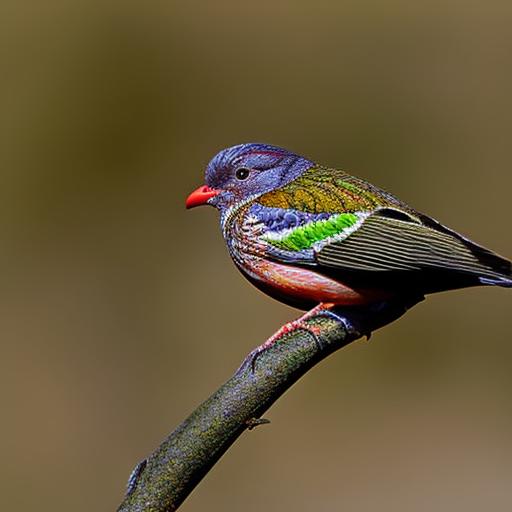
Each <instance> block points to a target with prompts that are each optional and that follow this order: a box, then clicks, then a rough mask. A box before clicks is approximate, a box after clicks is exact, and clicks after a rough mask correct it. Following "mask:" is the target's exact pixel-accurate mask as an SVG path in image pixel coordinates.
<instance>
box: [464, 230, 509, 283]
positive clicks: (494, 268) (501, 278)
mask: <svg viewBox="0 0 512 512" xmlns="http://www.w3.org/2000/svg"><path fill="white" fill-rule="evenodd" d="M464 241H465V243H466V246H467V247H469V249H470V250H471V252H472V253H473V255H474V256H475V257H476V258H477V260H478V262H479V263H480V265H481V268H480V272H479V274H480V275H479V276H478V281H479V282H480V284H482V285H487V286H503V287H505V288H512V263H511V262H510V261H509V260H508V259H507V258H504V257H503V256H500V255H499V254H496V253H495V252H493V251H490V250H489V249H486V248H485V247H482V246H481V245H478V244H475V243H474V242H471V241H470V240H468V239H464Z"/></svg>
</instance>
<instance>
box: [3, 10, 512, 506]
mask: <svg viewBox="0 0 512 512" xmlns="http://www.w3.org/2000/svg"><path fill="white" fill-rule="evenodd" d="M0 20H1V21H0V24H1V29H0V59H1V67H2V69H1V70H0V71H1V75H0V76H1V82H0V83H1V85H0V180H1V181H0V229H1V234H0V236H1V238H0V240H1V242H0V249H1V251H0V265H1V266H0V268H1V274H2V278H1V287H0V316H1V318H0V333H1V334H0V336H1V347H2V352H1V353H2V356H1V360H0V400H1V404H2V405H1V410H2V416H1V422H0V434H1V442H2V462H1V465H0V488H1V495H2V500H1V501H2V509H3V510H39V511H43V512H44V511H55V510H73V511H74V512H82V511H83V512H85V511H91V510H98V511H99V510H114V509H115V508H116V506H117V505H118V504H119V502H120V500H121V498H122V494H123V491H124V486H125V482H126V479H127V477H128V474H129V473H130V471H131V469H132V467H133V466H134V465H135V463H136V462H137V461H138V460H140V459H141V458H143V457H144V456H145V455H147V454H148V453H150V452H151V450H152V449H153V448H154V447H155V446H156V445H157V444H158V443H159V441H160V440H161V439H162V438H163V437H164V436H165V435H166V434H167V433H168V432H169V431H170V430H171V429H172V428H174V427H175V426H176V425H177V424H178V423H179V422H180V421H181V420H182V419H184V417H185V416H186V415H187V414H188V413H189V412H190V411H191V410H192V409H193V408H194V407H195V406H196V405H197V404H198V403H199V402H200V401H202V400H203V399H204V398H206V397H207V396H208V395H209V394H210V393H211V392H212V391H213V390H214V389H215V388H216V387H217V386H219V385H220V384H221V383H222V382H223V381H224V380H225V379H226V378H227V377H228V376H229V375H230V374H231V372H232V371H233V370H234V369H235V368H236V367H237V365H238V364H239V363H240V361H241V360H242V358H243V357H244V355H245V354H246V353H247V352H248V351H249V350H250V349H251V348H253V347H254V346H255V345H257V344H258V343H260V342H262V341H263V340H264V339H265V338H266V337H267V336H269V335H270V334H271V333H272V332H274V331H275V330H276V329H277V328H278V327H279V326H280V325H281V324H283V323H284V322H286V321H288V320H290V319H292V318H294V317H296V316H297V315H298V311H296V310H293V309H290V308H287V307H286V306H283V305H280V304H279V303H277V302H274V301H273V300H271V299H270V298H268V297H265V296H263V295H262V294H261V293H260V292H258V291H257V290H256V289H254V288H253V287H252V286H250V285H249V284H248V283H247V282H245V280H244V279H243V278H242V277H241V276H240V275H239V274H238V273H237V271H236V269H235V268H234V266H233V264H232V263H231V261H230V260H229V257H228V255H227V253H226V250H225V247H224V243H223V241H222V239H221V236H220V233H219V229H218V219H217V214H216V212H215V211H214V210H212V209H208V208H204V209H197V210H192V211H188V212H187V211H185V209H184V200H185V197H186V195H187V194H188V193H189V192H190V191H191V190H192V189H193V188H195V187H197V186H198V185H200V184H201V183H202V179H203V172H204V168H205V165H206V164H207V162H208V160H209V159H210V158H211V157H212V156H213V155H214V154H215V153H216V152H217V151H218V150H220V149H222V148H223V147H226V146H229V145H232V144H236V143H240V142H248V141H261V142H269V143H274V144H278V145H281V146H285V147H287V148H289V149H291V150H294V151H296V152H298V153H302V154H304V155H306V156H308V157H309V158H311V159H313V160H316V161H318V162H321V163H324V164H328V165H332V166H339V167H342V168H344V169H347V170H351V171H352V172H354V173H355V174H358V175H360V176H363V177H365V178H367V179H369V180H370V181H372V182H374V183H376V184H378V185H380V186H382V187H384V188H386V189H388V190H390V191H392V192H394V193H395V194H396V195H398V196H399V197H401V198H402V199H404V200H405V201H407V202H409V203H410V204H411V205H413V206H415V207H416V208H418V209H420V210H422V211H424V212H425V213H428V214H430V215H432V216H434V217H436V218H437V219H439V220H441V221H442V222H444V223H446V224H448V225H449V226H451V227H453V228H455V229H457V230H459V231H461V232H462V233H465V234H467V235H469V236H471V238H473V239H474V240H476V241H478V242H480V243H483V244H486V245H488V246H489V247H491V248H493V249H495V250H496V251H498V252H500V253H502V254H505V255H508V256H509V257H510V256H512V241H511V236H510V201H511V193H510V192H511V185H512V174H511V166H512V158H511V152H510V148H511V126H512V99H511V97H512V95H511V91H512V66H511V55H512V32H511V30H510V27H511V24H512V4H511V3H510V2H505V1H503V2H500V1H495V0H488V1H485V2H484V1H480V2H474V1H464V2H463V1H455V0H450V1H444V2H436V1H434V2H410V1H388V2H368V1H352V2H328V1H315V2H305V1H291V0H289V1H286V2H279V1H273V2H267V1H260V2H236V1H217V2H206V1H204V2H193V1H190V2H174V1H167V2H164V1H161V2H156V1H139V2H116V1H114V0H103V1H86V0H83V1H74V2H71V1H70V2H55V1H53V0H48V1H39V2H20V1H16V2H15V1H11V0H8V1H5V0H4V1H3V2H2V5H1V7H0ZM511 305H512V292H511V290H504V289H497V288H496V289H490V288H487V289H486V288H480V289H476V288H475V289H469V290H464V291H458V292H451V293H445V294H440V295H437V296H433V297H430V298H428V300H427V301H426V302H424V303H423V304H420V305H418V306H417V307H416V308H415V309H414V310H412V311H411V312H409V313H408V314H407V315H406V316H405V317H404V318H402V319H401V320H399V321H398V322H396V323H394V324H393V325H391V326H388V327H386V328H385V329H383V330H382V331H380V332H378V333H376V334H374V336H373V338H372V340H371V341H370V342H369V343H367V342H359V343H357V344H355V345H352V346H350V347H348V348H346V349H345V350H343V351H341V352H338V353H337V354H335V355H334V356H332V357H330V358H329V359H328V360H327V361H325V362H323V363H322V364H320V365H319V366H318V367H317V368H315V369H314V370H312V371H311V372H310V373H309V374H308V375H307V376H306V377H305V378H304V379H303V380H302V381H300V382H299V383H298V384H297V385H296V386H295V387H294V388H292V390H291V391H289V392H288V393H287V394H286V396H285V397H283V398H282V399H281V400H280V401H279V402H278V403H277V404H276V405H275V406H274V407H273V408H272V410H271V411H270V412H269V413H268V415H267V417H268V418H269V419H270V420H271V421H272V423H271V425H269V426H264V427H261V428H258V429H256V430H255V431H252V432H249V433H246V434H244V435H243V437H242V438H241V439H240V441H239V442H238V443H237V444H236V445H235V446H234V447H233V448H232V449H231V450H230V451H229V452H228V453H227V454H226V455H225V456H224V457H223V459H222V460H221V461H220V462H219V464H218V465H217V466H216V467H215V468H214V469H213V470H212V472H211V473H210V474H209V475H208V476H207V477H206V479H205V480H204V481H203V482H202V483H201V484H200V485H199V487H198V488H197V489H196V490H195V492H194V493H193V495H192V496H191V497H190V498H189V499H188V501H187V502H186V503H185V504H184V505H183V508H182V510H183V511H187V512H195V511H203V510H209V511H216V510H219V511H226V510H241V509H244V510H245V511H247V512H251V511H261V510H262V509H264V510H268V511H274V510H297V511H311V510H315V511H320V512H322V511H332V510H343V511H354V512H363V511H374V510H378V511H379V512H385V511H393V512H399V511H411V510H414V511H420V512H421V511H432V510H442V511H444V510H446V511H450V512H452V511H464V512H468V511H475V512H476V511H478V512H480V511H481V510H493V511H499V510H509V509H510V508H511V507H512V487H511V478H512V438H511V431H512V430H511V427H512V410H511V394H512V372H511V365H512V363H511V356H512V343H511V341H512V339H511V332H512V328H511Z"/></svg>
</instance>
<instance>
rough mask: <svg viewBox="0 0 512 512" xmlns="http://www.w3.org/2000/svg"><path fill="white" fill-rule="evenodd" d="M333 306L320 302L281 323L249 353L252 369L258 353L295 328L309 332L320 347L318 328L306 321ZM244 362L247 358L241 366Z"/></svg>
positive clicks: (295, 329)
mask: <svg viewBox="0 0 512 512" xmlns="http://www.w3.org/2000/svg"><path fill="white" fill-rule="evenodd" d="M333 306H334V304H331V303H323V302H321V303H320V304H318V306H315V307H314V308H313V309H311V310H310V311H308V312H307V313H306V314H304V315H302V316H301V317H300V318H297V319H296V320H293V321H292V322H288V323H287V324H285V325H283V327H281V329H279V330H278V331H277V332H276V333H275V334H273V335H272V336H271V337H270V338H269V339H268V340H267V341H265V343H262V344H261V345H260V346H259V347H256V348H255V349H254V350H253V351H252V352H251V353H250V354H249V356H248V360H250V363H251V369H252V371H254V368H255V365H256V359H258V357H259V356H260V354H262V353H263V352H265V350H268V349H269V348H270V347H271V346H272V345H274V344H275V343H276V342H278V341H279V340H280V339H281V338H282V337H283V336H285V335H286V334H289V333H291V332H294V331H297V330H303V331H307V332H309V333H311V334H312V335H313V336H314V337H315V341H316V343H317V345H319V348H322V347H321V346H320V343H319V341H318V334H319V330H318V329H317V328H316V327H314V326H311V325H307V324H306V321H307V320H309V319H311V318H313V317H315V316H317V315H319V314H320V313H322V312H328V311H329V309H330V308H332V307H333ZM246 364H247V360H246V361H244V363H243V364H242V367H241V368H243V367H245V366H246ZM241 368H240V369H241Z"/></svg>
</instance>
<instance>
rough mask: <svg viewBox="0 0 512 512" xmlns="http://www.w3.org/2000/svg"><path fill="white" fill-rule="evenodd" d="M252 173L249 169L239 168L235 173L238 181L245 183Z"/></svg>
mask: <svg viewBox="0 0 512 512" xmlns="http://www.w3.org/2000/svg"><path fill="white" fill-rule="evenodd" d="M250 173H251V171H250V170H249V169H247V167H239V168H238V169H237V170H236V171H235V176H236V179H237V180H240V181H243V180H246V179H247V178H248V177H249V174H250Z"/></svg>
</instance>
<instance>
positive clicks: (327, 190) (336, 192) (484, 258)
mask: <svg viewBox="0 0 512 512" xmlns="http://www.w3.org/2000/svg"><path fill="white" fill-rule="evenodd" d="M312 171H313V172H308V173H306V174H305V175H303V176H302V177H301V178H299V179H298V180H296V181H295V182H292V183H290V184H289V185H287V186H286V187H283V188H281V189H278V190H275V191H273V192H271V193H269V194H266V195H265V196H262V197H261V198H260V199H259V201H258V202H259V204H260V205H261V206H264V207H265V208H270V209H278V210H281V211H286V212H289V213H293V214H294V215H295V214H296V215H299V214H300V215H303V216H304V214H306V215H311V216H320V217H313V218H311V219H309V220H306V222H302V223H301V225H298V226H293V227H286V226H284V227H283V226H277V229H276V228H274V229H272V230H269V231H267V232H265V233H264V234H263V235H262V239H263V240H264V242H265V243H266V244H268V247H269V251H268V256H269V257H271V258H273V259H275V260H278V261H282V262H286V263H289V264H302V265H308V266H314V267H316V268H317V269H318V270H319V271H320V272H325V273H328V274H331V275H335V276H336V275H339V276H340V277H343V278H344V277H346V276H350V275H354V276H355V278H356V280H358V279H361V278H363V279H364V280H367V281H372V280H374V279H375V278H377V280H379V279H382V278H384V281H385V280H386V279H388V280H389V281H390V283H398V282H401V283H402V284H403V285H404V286H407V284H408V283H407V281H408V280H410V282H411V283H413V282H415V281H417V283H416V286H420V287H421V288H423V289H425V290H432V291H437V290H440V289H448V288H451V287H460V286H470V285H472V284H501V285H503V286H511V285H512V280H511V264H510V262H509V261H508V260H506V259H504V258H502V257H500V256H498V255H496V254H494V253H493V252H491V251H489V250H487V249H485V248H483V247H481V246H479V245H477V244H475V243H473V242H471V241H470V240H468V239H466V238H464V237H463V236H461V235H459V234H458V233H456V232H454V231H452V230H450V229H448V228H446V227H444V226H443V225H441V224H439V223H438V222H437V221H435V220H433V219H431V218H429V217H427V216H425V215H422V214H419V213H418V212H416V211H414V210H413V209H411V208H410V207H408V206H407V205H405V204H404V203H402V202H400V201H399V200H398V199H396V198H394V197H393V196H391V195H390V194H387V193H386V192H384V191H382V190H380V189H377V188H376V187H373V186H372V185H369V184H367V183H366V182H364V181H362V180H359V179H357V178H353V177H351V176H349V175H347V174H345V173H342V172H337V171H333V170H324V169H313V170H312ZM420 282H421V283H420Z"/></svg>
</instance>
